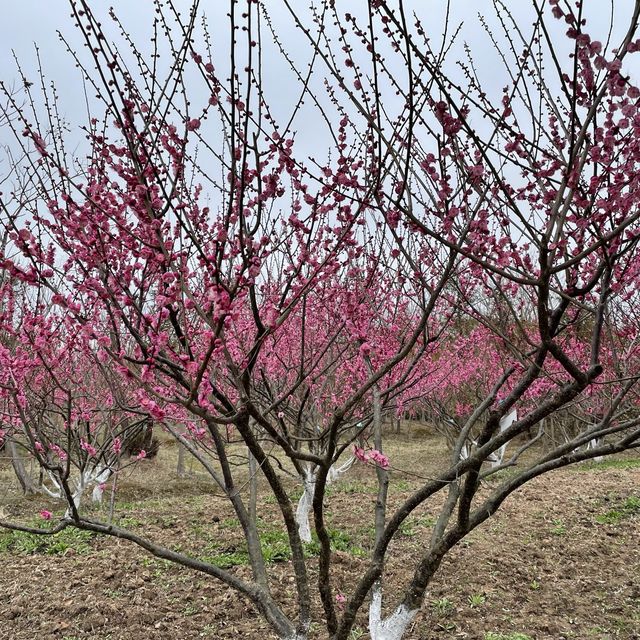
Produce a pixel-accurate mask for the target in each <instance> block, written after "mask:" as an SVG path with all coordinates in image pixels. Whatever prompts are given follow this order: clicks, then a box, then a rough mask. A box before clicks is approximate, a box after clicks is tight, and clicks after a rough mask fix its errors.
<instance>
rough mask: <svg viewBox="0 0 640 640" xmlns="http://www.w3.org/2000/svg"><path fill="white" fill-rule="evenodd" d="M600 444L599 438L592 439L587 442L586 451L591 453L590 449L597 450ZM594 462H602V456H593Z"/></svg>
mask: <svg viewBox="0 0 640 640" xmlns="http://www.w3.org/2000/svg"><path fill="white" fill-rule="evenodd" d="M601 444H602V439H601V438H594V439H593V440H589V442H587V451H591V449H597V448H598V447H599V446H600V445H601ZM592 460H594V461H595V462H602V460H604V456H595V457H593V458H592Z"/></svg>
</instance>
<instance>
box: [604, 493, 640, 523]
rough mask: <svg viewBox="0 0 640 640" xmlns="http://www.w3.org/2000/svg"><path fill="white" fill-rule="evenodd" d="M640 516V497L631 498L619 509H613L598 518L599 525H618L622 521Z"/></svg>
mask: <svg viewBox="0 0 640 640" xmlns="http://www.w3.org/2000/svg"><path fill="white" fill-rule="evenodd" d="M638 514H640V497H639V496H629V497H628V498H627V499H626V500H624V502H623V503H622V504H621V505H620V507H619V508H617V509H611V510H610V511H607V512H606V513H603V514H601V515H599V516H596V522H597V523H598V524H614V525H615V524H618V523H620V522H621V521H622V520H626V519H628V518H632V517H633V516H635V515H638Z"/></svg>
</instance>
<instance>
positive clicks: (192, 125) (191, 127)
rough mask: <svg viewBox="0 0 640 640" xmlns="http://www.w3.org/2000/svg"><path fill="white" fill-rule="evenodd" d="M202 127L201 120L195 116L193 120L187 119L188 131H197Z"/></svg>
mask: <svg viewBox="0 0 640 640" xmlns="http://www.w3.org/2000/svg"><path fill="white" fill-rule="evenodd" d="M199 128H200V120H198V118H193V120H188V121H187V131H195V130H196V129H199Z"/></svg>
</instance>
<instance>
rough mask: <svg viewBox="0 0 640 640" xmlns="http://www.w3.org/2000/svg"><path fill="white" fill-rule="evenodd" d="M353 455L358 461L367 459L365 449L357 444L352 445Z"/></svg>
mask: <svg viewBox="0 0 640 640" xmlns="http://www.w3.org/2000/svg"><path fill="white" fill-rule="evenodd" d="M353 455H354V456H355V457H356V458H357V459H358V460H360V462H368V461H369V456H368V455H367V454H366V453H365V450H364V449H363V448H362V447H358V446H357V445H353Z"/></svg>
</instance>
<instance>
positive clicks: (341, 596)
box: [336, 593, 347, 609]
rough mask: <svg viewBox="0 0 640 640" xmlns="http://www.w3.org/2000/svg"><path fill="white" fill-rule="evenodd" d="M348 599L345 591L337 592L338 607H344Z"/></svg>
mask: <svg viewBox="0 0 640 640" xmlns="http://www.w3.org/2000/svg"><path fill="white" fill-rule="evenodd" d="M346 601H347V598H346V597H345V595H344V594H343V593H337V594H336V604H337V605H338V609H344V603H345V602H346Z"/></svg>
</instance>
